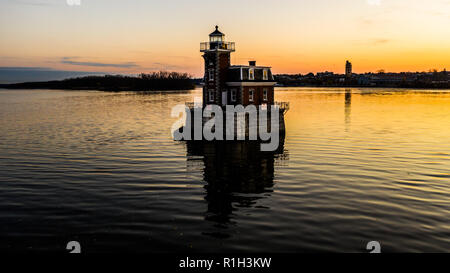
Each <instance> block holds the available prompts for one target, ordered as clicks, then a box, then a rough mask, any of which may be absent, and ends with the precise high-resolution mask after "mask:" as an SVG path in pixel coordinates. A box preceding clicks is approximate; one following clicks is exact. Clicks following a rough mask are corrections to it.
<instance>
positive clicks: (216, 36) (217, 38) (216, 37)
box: [209, 26, 225, 42]
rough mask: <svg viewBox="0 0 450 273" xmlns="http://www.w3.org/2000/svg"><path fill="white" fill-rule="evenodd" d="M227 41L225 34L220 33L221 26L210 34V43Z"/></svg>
mask: <svg viewBox="0 0 450 273" xmlns="http://www.w3.org/2000/svg"><path fill="white" fill-rule="evenodd" d="M224 40H225V34H223V33H222V32H220V31H219V26H216V30H215V31H213V32H211V34H209V41H210V42H223V41H224Z"/></svg>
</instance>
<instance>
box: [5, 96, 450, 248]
mask: <svg viewBox="0 0 450 273" xmlns="http://www.w3.org/2000/svg"><path fill="white" fill-rule="evenodd" d="M276 93H277V94H276V97H277V98H276V99H277V100H278V101H289V102H290V103H291V110H290V111H289V112H288V114H287V116H286V126H287V136H286V139H285V141H284V145H282V146H281V147H280V151H278V152H277V153H261V152H259V150H258V147H255V146H254V145H252V144H245V143H235V144H232V143H230V144H227V145H226V146H223V145H215V144H208V145H195V146H193V145H187V144H186V143H183V142H174V141H172V140H171V138H170V137H171V136H170V127H171V125H172V123H173V122H174V121H175V120H176V118H175V119H174V118H171V117H170V110H171V108H172V106H174V105H176V104H180V103H184V102H186V101H192V100H193V98H194V96H200V94H201V91H200V90H198V89H197V90H195V91H193V92H172V93H154V94H147V95H139V94H133V93H105V92H86V91H80V92H78V91H48V90H40V91H39V90H38V91H6V90H0V128H1V129H0V238H1V244H0V250H1V251H42V250H43V251H61V252H65V246H66V244H67V242H68V241H71V240H77V241H79V242H80V243H81V245H82V250H83V252H114V251H131V252H173V251H192V252H213V253H214V252H234V251H240V252H298V251H300V252H303V251H304V252H311V251H312V252H317V251H336V252H366V250H365V246H366V244H367V242H369V241H372V240H376V241H379V242H380V243H381V244H382V251H394V252H397V251H413V252H447V251H449V250H450V141H449V140H450V126H449V125H450V92H442V91H440V92H436V91H414V90H409V91H408V92H405V91H404V90H388V89H347V90H346V89H331V88H330V89H318V88H315V89H311V88H279V89H277V90H276Z"/></svg>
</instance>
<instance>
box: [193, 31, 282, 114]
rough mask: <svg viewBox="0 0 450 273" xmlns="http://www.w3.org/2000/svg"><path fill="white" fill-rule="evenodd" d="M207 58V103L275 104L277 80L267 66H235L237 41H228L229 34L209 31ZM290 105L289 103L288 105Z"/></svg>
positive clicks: (203, 47) (204, 46) (204, 45)
mask: <svg viewBox="0 0 450 273" xmlns="http://www.w3.org/2000/svg"><path fill="white" fill-rule="evenodd" d="M200 51H201V52H203V53H204V54H203V59H204V61H205V76H204V82H205V85H204V87H203V105H204V106H205V105H208V104H217V105H222V106H225V105H238V104H240V105H243V106H246V105H249V104H254V105H263V104H267V105H273V104H274V86H275V84H276V82H275V81H274V78H273V75H272V71H271V68H270V67H267V66H256V62H255V61H249V65H231V61H230V60H231V53H232V52H234V51H235V44H234V42H226V41H225V34H223V33H222V32H220V31H219V27H218V26H216V30H215V31H214V32H212V33H211V34H209V42H205V43H201V44H200ZM285 106H286V105H285Z"/></svg>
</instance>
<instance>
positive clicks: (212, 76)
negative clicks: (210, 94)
mask: <svg viewBox="0 0 450 273" xmlns="http://www.w3.org/2000/svg"><path fill="white" fill-rule="evenodd" d="M208 75H209V81H210V82H212V81H214V69H209V70H208Z"/></svg>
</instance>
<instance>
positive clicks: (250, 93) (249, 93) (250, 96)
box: [248, 89, 255, 102]
mask: <svg viewBox="0 0 450 273" xmlns="http://www.w3.org/2000/svg"><path fill="white" fill-rule="evenodd" d="M254 93H255V90H253V89H250V91H248V101H249V102H253V95H254Z"/></svg>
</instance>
